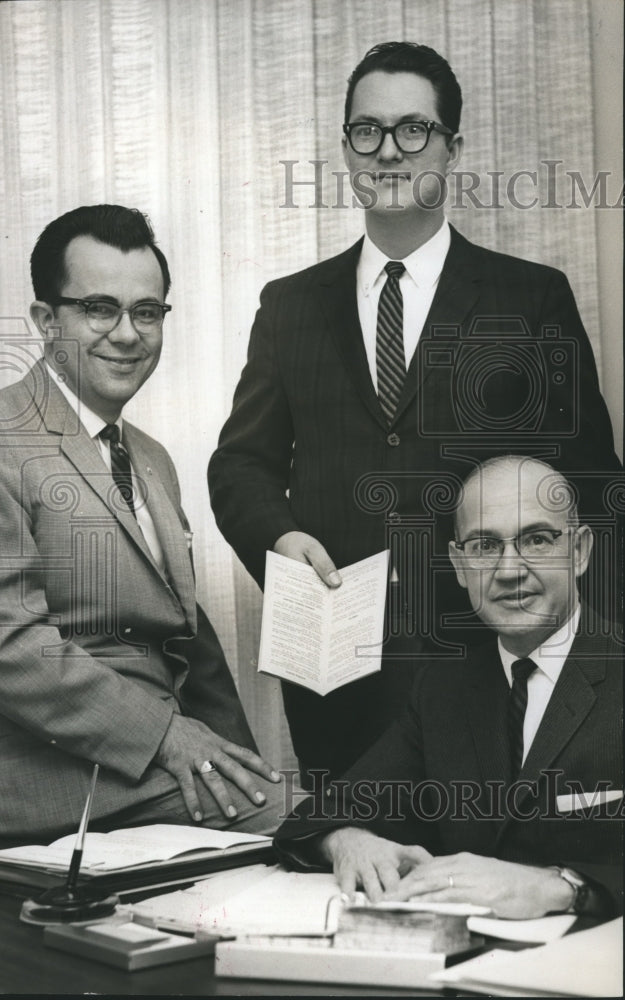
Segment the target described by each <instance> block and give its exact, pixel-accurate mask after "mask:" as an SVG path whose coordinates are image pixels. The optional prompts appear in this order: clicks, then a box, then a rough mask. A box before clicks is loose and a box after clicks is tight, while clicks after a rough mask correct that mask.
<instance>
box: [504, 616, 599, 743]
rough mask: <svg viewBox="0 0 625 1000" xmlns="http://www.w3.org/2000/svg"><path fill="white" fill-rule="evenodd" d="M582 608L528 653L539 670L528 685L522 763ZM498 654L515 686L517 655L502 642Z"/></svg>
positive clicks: (531, 675)
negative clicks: (513, 667) (514, 670)
mask: <svg viewBox="0 0 625 1000" xmlns="http://www.w3.org/2000/svg"><path fill="white" fill-rule="evenodd" d="M580 613H581V609H580V606H579V604H578V605H577V607H576V609H575V611H574V612H573V614H572V615H571V617H570V618H569V620H568V621H567V622H565V624H564V625H563V626H562V628H559V629H558V631H557V632H554V634H553V635H551V636H549V638H548V639H547V640H546V641H545V642H543V643H542V644H541V645H540V646H538V647H537V648H536V649H534V650H533V651H532V652H531V653H528V655H527V659H529V660H533V661H534V663H535V664H536V668H537V669H536V670H535V671H534V673H533V674H530V677H529V679H528V682H527V708H526V710H525V720H524V722H523V761H525V758H526V757H527V755H528V753H529V749H530V747H531V745H532V743H533V742H534V737H535V736H536V733H537V731H538V727H539V726H540V723H541V722H542V718H543V715H544V714H545V709H546V708H547V705H548V704H549V699H550V698H551V695H552V693H553V689H554V687H555V686H556V681H557V679H558V677H559V676H560V673H561V671H562V667H563V666H564V662H565V660H566V658H567V656H568V655H569V653H570V652H571V646H572V645H573V640H574V639H575V633H576V632H577V629H578V628H579V617H580ZM499 655H500V657H501V662H502V663H503V669H504V671H505V674H506V680H507V681H508V684H509V685H510V687H512V664H513V663H514V662H515V661H516V660H518V659H519V657H518V656H515V654H514V653H510V652H508V650H507V649H505V647H504V646H503V645H502V642H501V639H499Z"/></svg>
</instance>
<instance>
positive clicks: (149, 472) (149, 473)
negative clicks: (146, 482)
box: [145, 465, 152, 476]
mask: <svg viewBox="0 0 625 1000" xmlns="http://www.w3.org/2000/svg"><path fill="white" fill-rule="evenodd" d="M145 471H146V472H147V474H148V476H151V475H152V469H151V468H150V466H149V465H146V467H145Z"/></svg>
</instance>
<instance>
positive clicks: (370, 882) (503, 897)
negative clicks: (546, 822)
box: [317, 827, 574, 920]
mask: <svg viewBox="0 0 625 1000" xmlns="http://www.w3.org/2000/svg"><path fill="white" fill-rule="evenodd" d="M317 847H318V851H319V853H320V854H321V856H322V857H323V858H324V860H326V861H329V862H331V864H332V866H333V868H334V874H335V875H336V878H337V880H338V882H339V884H340V886H341V889H342V891H343V892H347V893H350V892H353V891H354V889H356V888H360V887H362V888H363V889H364V890H365V892H366V893H367V896H368V897H369V899H371V900H372V901H374V902H377V901H379V900H406V899H410V898H411V897H413V896H414V897H416V898H418V899H419V900H422V901H423V902H437V903H475V904H476V905H480V906H489V907H490V908H491V909H492V910H493V911H494V912H495V913H496V915H497V916H498V917H507V918H508V919H518V920H522V919H527V918H530V917H541V916H544V914H545V913H550V912H557V911H563V910H567V909H568V907H569V906H570V905H571V903H572V901H573V896H574V892H573V889H572V888H571V886H569V885H567V883H566V882H565V881H564V880H563V879H562V878H560V876H559V874H558V872H557V871H556V870H555V869H553V868H538V867H534V866H532V865H520V864H513V863H512V862H510V861H500V860H498V859H497V858H485V857H481V856H480V855H476V854H469V853H466V852H463V853H461V854H452V855H449V856H441V857H437V858H434V857H432V855H431V854H429V853H428V852H427V851H426V850H425V849H424V848H422V847H419V846H417V845H415V846H406V845H403V844H396V843H394V842H393V841H391V840H384V839H383V838H381V837H376V836H375V834H373V833H369V832H368V831H367V830H359V829H357V828H355V827H342V828H341V829H339V830H333V831H332V833H329V834H327V835H326V836H325V837H323V838H322V839H321V840H320V841H319V843H318V845H317ZM450 876H451V881H450ZM452 883H453V884H452Z"/></svg>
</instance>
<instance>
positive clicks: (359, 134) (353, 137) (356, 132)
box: [343, 121, 454, 156]
mask: <svg viewBox="0 0 625 1000" xmlns="http://www.w3.org/2000/svg"><path fill="white" fill-rule="evenodd" d="M343 132H344V133H345V135H346V136H347V138H348V140H349V144H350V146H351V147H352V149H353V150H354V152H355V153H359V154H360V155H361V156H368V155H370V154H371V153H377V151H378V149H379V148H380V146H381V145H382V143H383V142H384V137H385V136H386V135H392V136H393V142H394V143H395V145H396V146H397V148H398V149H399V150H401V152H402V153H420V152H421V150H422V149H425V147H426V146H427V144H428V142H429V141H430V136H431V134H432V132H440V133H441V134H442V135H453V134H454V133H453V132H452V131H451V129H448V128H446V127H445V126H444V125H440V124H439V122H432V121H414V122H398V123H397V124H396V125H378V124H376V123H375V122H350V123H349V124H346V125H343Z"/></svg>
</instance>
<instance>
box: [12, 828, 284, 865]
mask: <svg viewBox="0 0 625 1000" xmlns="http://www.w3.org/2000/svg"><path fill="white" fill-rule="evenodd" d="M75 843H76V834H75V833H71V834H69V836H67V837H61V838H60V839H59V840H55V841H54V842H53V843H52V844H50V845H49V846H48V847H42V846H38V845H28V846H26V847H11V848H8V849H7V850H4V851H0V863H1V864H11V863H15V864H18V865H33V866H37V867H40V866H41V867H45V868H59V869H67V868H69V864H70V861H71V857H72V851H73V849H74V846H75ZM270 843H271V839H270V838H269V837H261V836H259V835H258V834H254V833H229V832H228V831H227V830H207V829H205V828H202V827H195V826H177V825H175V824H170V823H157V824H155V825H153V826H137V827H129V828H128V829H127V830H114V831H112V832H111V833H87V834H86V837H85V847H84V852H83V857H82V863H81V870H83V871H84V870H85V869H86V870H88V871H98V872H107V871H118V870H119V869H123V868H131V867H134V866H136V865H146V864H151V863H154V862H156V863H158V862H163V861H169V860H171V859H172V858H178V857H180V856H181V855H190V854H192V853H194V852H198V853H206V852H210V851H224V850H227V849H228V848H234V847H238V846H240V845H243V844H249V845H255V844H270Z"/></svg>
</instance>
